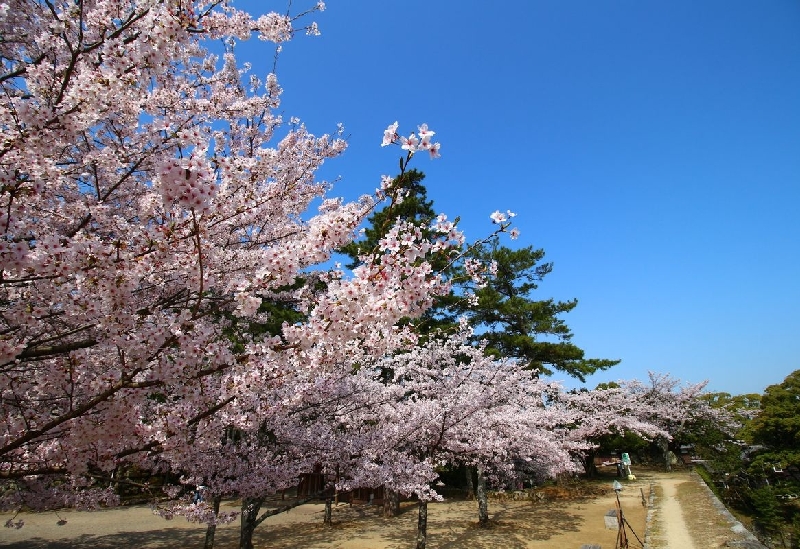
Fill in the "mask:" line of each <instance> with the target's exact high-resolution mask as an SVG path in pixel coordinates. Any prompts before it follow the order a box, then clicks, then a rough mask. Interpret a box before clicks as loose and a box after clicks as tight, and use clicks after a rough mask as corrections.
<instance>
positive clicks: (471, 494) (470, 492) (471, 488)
mask: <svg viewBox="0 0 800 549" xmlns="http://www.w3.org/2000/svg"><path fill="white" fill-rule="evenodd" d="M473 475H474V472H473V470H472V467H467V499H475V483H474V482H473V480H472V477H473Z"/></svg>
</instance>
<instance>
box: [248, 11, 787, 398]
mask: <svg viewBox="0 0 800 549" xmlns="http://www.w3.org/2000/svg"><path fill="white" fill-rule="evenodd" d="M309 4H310V3H309ZM235 5H237V6H238V7H241V8H243V9H247V10H248V11H251V12H253V13H257V12H261V11H264V10H268V9H275V10H278V11H284V10H285V9H286V4H285V3H281V2H277V3H273V2H262V1H261V0H237V1H236V2H235ZM304 7H306V5H303V4H302V2H301V1H300V0H295V2H294V7H293V9H294V10H295V11H297V10H300V9H301V8H304ZM327 7H328V9H327V10H326V11H325V12H323V13H322V14H317V15H315V16H314V20H316V21H317V22H318V23H319V26H320V30H321V32H322V36H320V37H316V38H314V37H306V36H298V37H297V39H296V40H294V41H292V42H290V43H289V44H287V45H286V46H285V48H284V51H283V53H282V54H281V57H280V59H279V61H278V77H279V80H280V82H281V84H282V85H283V87H284V103H283V106H282V108H283V110H284V112H285V114H286V116H287V117H288V116H298V117H299V118H301V119H302V120H303V121H304V122H305V123H306V124H307V126H308V127H309V129H310V131H312V132H314V133H325V132H332V131H334V130H335V128H336V124H337V123H339V122H342V123H343V124H344V125H345V128H346V130H347V131H346V133H347V135H348V136H349V143H350V148H349V150H348V151H347V153H346V154H345V155H344V157H342V158H341V159H337V160H335V161H333V162H330V163H329V164H328V165H327V166H326V167H325V170H324V175H325V176H326V177H335V176H338V175H340V176H341V180H340V181H339V182H338V183H337V184H336V186H335V187H334V191H333V194H334V195H340V196H345V197H348V198H352V197H355V196H357V195H359V194H361V193H364V192H371V191H372V190H373V189H374V188H375V187H376V186H377V185H378V182H379V177H380V175H381V174H387V175H390V174H394V173H395V171H396V169H397V160H398V157H399V152H400V151H399V149H396V148H390V149H381V147H380V146H379V144H380V139H381V135H382V131H383V129H384V128H385V127H386V126H387V125H388V124H390V123H391V122H394V121H395V120H398V121H399V122H400V131H401V132H402V133H408V132H410V131H415V130H416V125H417V124H419V123H422V122H426V123H428V124H429V126H430V127H431V129H433V130H435V131H436V132H437V135H436V138H437V139H438V140H439V141H441V143H442V151H441V152H442V158H441V159H439V160H436V161H430V160H428V159H427V158H426V157H423V156H422V155H420V158H418V159H415V164H414V166H415V167H417V168H419V169H421V170H423V171H424V172H425V173H426V174H427V178H426V185H427V188H428V195H429V197H430V198H431V199H433V201H434V206H435V208H436V209H437V210H438V211H442V212H445V213H447V214H448V215H449V217H451V218H453V217H455V216H461V218H462V220H463V221H462V224H461V227H462V229H464V230H465V231H466V232H467V236H468V238H470V239H473V240H474V239H477V238H480V237H481V236H483V235H485V234H487V233H488V232H489V231H491V229H492V226H491V222H490V220H489V214H490V213H491V212H492V211H494V210H496V209H500V210H506V209H511V210H513V211H515V212H517V214H518V217H517V218H516V220H517V226H518V227H519V229H520V230H521V231H522V235H521V237H520V239H519V240H518V241H517V243H518V245H521V246H526V245H533V246H535V247H541V248H544V249H545V251H546V252H547V259H548V260H550V261H552V262H554V271H553V273H551V274H550V275H549V276H548V277H547V278H546V279H545V281H544V282H543V283H542V284H541V285H540V288H539V290H538V296H537V297H539V298H542V299H544V298H549V297H554V298H557V299H570V298H573V297H575V298H577V299H578V300H579V304H578V307H577V308H576V309H575V310H574V311H573V312H571V313H569V314H568V315H566V316H565V319H566V320H567V322H568V324H569V325H570V327H571V328H572V329H573V331H574V333H575V338H574V342H575V343H576V344H577V345H579V346H580V347H582V348H584V349H585V350H586V353H587V356H588V357H598V358H620V359H622V363H621V364H620V365H618V366H616V367H614V368H612V369H611V370H609V371H607V372H605V373H602V374H599V375H595V376H592V377H591V378H590V379H589V380H588V383H587V384H588V385H589V386H591V387H593V386H594V385H596V384H597V383H598V382H601V381H607V380H616V379H630V378H639V379H644V378H646V376H647V371H648V370H654V371H658V372H669V373H671V374H672V375H674V376H676V377H678V378H681V379H683V380H685V381H689V382H698V381H703V380H706V379H707V380H709V386H708V389H709V390H712V391H726V392H730V393H734V394H738V393H747V392H757V393H760V392H762V391H763V390H764V388H765V387H766V386H767V385H770V384H773V383H779V382H781V381H782V380H783V379H784V377H786V376H787V375H788V374H789V373H790V372H792V371H793V370H795V369H798V368H800V358H798V357H800V311H799V310H798V305H800V2H797V1H796V0H767V1H762V2H753V1H751V0H747V1H743V0H703V1H696V0H675V1H670V2H642V1H639V0H630V1H597V0H585V1H583V0H569V1H557V0H547V1H535V0H515V1H505V2H483V1H481V2H479V1H475V0H472V1H459V2H432V1H430V0H427V1H424V2H423V1H420V0H406V1H404V2H384V1H376V2H367V1H355V0H347V1H336V0H332V1H329V2H328V3H327ZM237 53H238V54H239V56H240V60H242V61H243V60H250V61H252V62H253V63H254V68H255V71H256V72H257V73H258V74H259V75H260V76H263V75H264V74H265V73H266V72H267V71H268V70H269V69H270V67H271V62H272V54H273V50H272V48H271V47H269V46H268V45H265V44H264V43H262V42H257V41H252V42H248V43H244V44H241V45H239V46H238V49H237ZM507 243H509V244H512V243H511V242H510V241H507ZM555 377H556V379H563V378H564V376H555ZM568 385H570V386H575V382H572V381H568Z"/></svg>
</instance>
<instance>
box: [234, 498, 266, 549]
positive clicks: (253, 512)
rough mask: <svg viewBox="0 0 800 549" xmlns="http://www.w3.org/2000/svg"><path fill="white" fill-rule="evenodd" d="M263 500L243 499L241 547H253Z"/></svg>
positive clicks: (240, 531)
mask: <svg viewBox="0 0 800 549" xmlns="http://www.w3.org/2000/svg"><path fill="white" fill-rule="evenodd" d="M263 501H264V500H263V499H261V498H244V499H243V500H242V520H241V526H240V529H239V549H253V532H255V529H256V526H258V511H259V510H260V509H261V503H262V502H263Z"/></svg>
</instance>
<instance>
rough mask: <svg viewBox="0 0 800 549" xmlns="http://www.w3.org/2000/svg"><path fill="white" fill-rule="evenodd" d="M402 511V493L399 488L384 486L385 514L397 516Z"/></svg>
mask: <svg viewBox="0 0 800 549" xmlns="http://www.w3.org/2000/svg"><path fill="white" fill-rule="evenodd" d="M399 513H400V493H399V492H398V491H397V490H392V489H390V488H387V487H384V489H383V516H384V517H386V518H390V517H396V516H397V515H398V514H399Z"/></svg>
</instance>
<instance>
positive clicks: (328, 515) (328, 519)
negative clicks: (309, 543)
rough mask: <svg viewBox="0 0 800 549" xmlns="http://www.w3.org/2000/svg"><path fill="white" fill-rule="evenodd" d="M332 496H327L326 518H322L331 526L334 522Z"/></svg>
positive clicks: (324, 522)
mask: <svg viewBox="0 0 800 549" xmlns="http://www.w3.org/2000/svg"><path fill="white" fill-rule="evenodd" d="M331 507H332V505H331V498H325V518H323V519H322V522H323V524H327V525H328V526H330V525H331V524H333V519H332V516H331V515H332V514H333V511H332V509H331Z"/></svg>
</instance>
